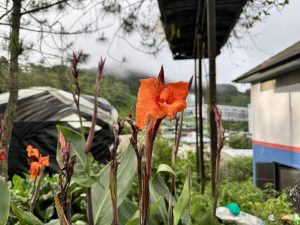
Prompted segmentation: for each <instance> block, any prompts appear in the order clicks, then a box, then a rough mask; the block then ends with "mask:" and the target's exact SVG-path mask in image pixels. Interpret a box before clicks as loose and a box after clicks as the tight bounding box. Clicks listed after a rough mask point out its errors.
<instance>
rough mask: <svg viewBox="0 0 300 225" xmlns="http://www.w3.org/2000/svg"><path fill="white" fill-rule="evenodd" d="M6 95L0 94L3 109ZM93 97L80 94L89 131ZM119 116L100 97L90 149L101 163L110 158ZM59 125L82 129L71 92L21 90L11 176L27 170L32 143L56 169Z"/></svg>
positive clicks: (84, 122) (81, 106)
mask: <svg viewBox="0 0 300 225" xmlns="http://www.w3.org/2000/svg"><path fill="white" fill-rule="evenodd" d="M7 99H8V93H3V94H0V113H4V111H5V108H6V104H7ZM93 99H94V98H93V96H89V95H82V96H81V97H80V109H81V116H82V120H83V127H85V128H86V135H87V134H88V131H89V128H90V125H91V120H92V114H93V107H94V104H93ZM117 117H118V113H117V111H116V109H114V108H113V107H112V106H111V105H110V103H109V102H108V101H107V100H105V99H103V98H100V99H99V100H98V119H97V125H96V129H95V137H94V141H93V145H92V150H91V153H92V154H93V156H94V158H95V159H96V160H97V161H99V162H101V163H105V162H107V161H108V159H109V146H110V145H111V144H112V143H113V132H112V123H113V121H115V120H116V119H117ZM56 125H63V126H66V127H69V128H72V129H75V130H78V131H79V130H80V122H79V117H78V112H77V109H76V106H75V103H74V101H73V96H72V94H71V93H69V92H66V91H62V90H57V89H54V88H50V87H33V88H30V89H21V90H19V98H18V103H17V112H16V120H15V122H14V126H13V131H12V139H11V143H10V150H9V152H10V154H9V159H8V166H9V177H12V176H13V175H14V174H18V175H22V174H23V173H27V172H28V170H29V165H28V162H27V153H26V148H27V146H28V145H29V144H30V145H32V146H34V147H36V148H38V149H39V150H40V153H41V154H42V155H49V156H50V166H49V167H48V168H47V169H46V171H47V172H49V173H55V172H57V170H58V164H57V162H56V148H57V137H58V132H57V128H56Z"/></svg>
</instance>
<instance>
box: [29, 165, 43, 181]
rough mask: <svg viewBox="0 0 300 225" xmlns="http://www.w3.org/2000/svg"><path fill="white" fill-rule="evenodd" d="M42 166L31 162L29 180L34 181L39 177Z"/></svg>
mask: <svg viewBox="0 0 300 225" xmlns="http://www.w3.org/2000/svg"><path fill="white" fill-rule="evenodd" d="M41 167H42V165H41V164H40V163H39V162H32V163H31V164H30V178H31V179H33V180H34V179H36V178H37V176H39V175H40V171H41Z"/></svg>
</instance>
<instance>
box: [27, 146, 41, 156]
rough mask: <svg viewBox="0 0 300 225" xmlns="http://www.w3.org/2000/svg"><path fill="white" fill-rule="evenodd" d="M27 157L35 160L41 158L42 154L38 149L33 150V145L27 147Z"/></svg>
mask: <svg viewBox="0 0 300 225" xmlns="http://www.w3.org/2000/svg"><path fill="white" fill-rule="evenodd" d="M27 156H28V158H29V157H35V158H37V159H38V158H39V156H40V153H39V150H38V149H37V148H33V147H32V145H28V146H27Z"/></svg>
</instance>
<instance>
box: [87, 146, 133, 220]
mask: <svg viewBox="0 0 300 225" xmlns="http://www.w3.org/2000/svg"><path fill="white" fill-rule="evenodd" d="M119 161H120V163H121V164H120V165H119V167H118V175H117V190H118V192H117V198H118V207H119V206H120V205H121V204H122V202H123V201H124V200H125V198H126V196H127V194H128V192H129V190H130V187H131V184H132V180H133V177H134V175H135V170H136V158H135V153H134V151H133V149H132V148H131V147H128V148H127V149H126V150H125V151H123V152H122V153H121V154H120V157H119ZM109 170H110V164H107V165H106V166H105V167H104V168H103V169H102V170H101V171H100V174H99V180H98V182H94V183H93V185H92V198H93V212H94V222H95V225H102V224H111V223H112V218H113V215H112V213H113V212H112V203H111V196H110V191H109ZM100 184H101V185H100Z"/></svg>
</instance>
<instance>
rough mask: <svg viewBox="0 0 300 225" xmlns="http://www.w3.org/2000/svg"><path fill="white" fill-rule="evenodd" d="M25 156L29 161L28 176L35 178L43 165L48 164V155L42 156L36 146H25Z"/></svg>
mask: <svg viewBox="0 0 300 225" xmlns="http://www.w3.org/2000/svg"><path fill="white" fill-rule="evenodd" d="M27 156H28V161H29V163H30V170H29V172H30V177H31V179H33V180H34V179H36V178H37V177H38V176H39V175H40V172H41V170H42V169H44V167H45V166H49V156H42V155H40V153H39V150H38V149H37V148H33V147H32V145H28V146H27Z"/></svg>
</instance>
